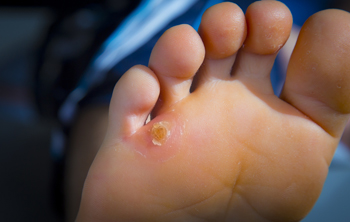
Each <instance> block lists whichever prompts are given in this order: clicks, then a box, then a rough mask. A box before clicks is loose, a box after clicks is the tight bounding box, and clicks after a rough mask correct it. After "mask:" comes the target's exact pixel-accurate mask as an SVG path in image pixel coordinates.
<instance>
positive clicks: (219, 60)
mask: <svg viewBox="0 0 350 222" xmlns="http://www.w3.org/2000/svg"><path fill="white" fill-rule="evenodd" d="M199 34H200V36H201V38H202V40H203V43H204V45H205V53H206V54H205V60H204V63H203V65H202V67H201V70H200V72H199V73H198V74H197V75H196V84H201V83H203V82H205V81H206V80H208V79H211V78H218V79H227V78H229V77H230V73H231V68H232V65H233V62H234V60H235V57H236V53H237V51H238V50H239V48H241V46H242V44H243V41H244V39H245V37H246V21H245V17H244V14H243V12H242V10H241V9H240V8H239V7H238V6H237V5H236V4H234V3H231V2H225V3H221V4H217V5H214V6H212V7H211V8H209V9H208V10H207V11H206V12H205V13H204V14H203V17H202V21H201V25H200V28H199Z"/></svg>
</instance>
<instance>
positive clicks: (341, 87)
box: [281, 10, 350, 138]
mask: <svg viewBox="0 0 350 222" xmlns="http://www.w3.org/2000/svg"><path fill="white" fill-rule="evenodd" d="M349 22H350V14H349V13H347V12H345V11H341V10H326V11H322V12H319V13H317V14H315V15H313V16H311V17H310V18H309V19H308V20H307V21H306V22H305V24H304V26H303V27H302V29H301V32H300V35H299V38H298V41H297V44H296V46H295V49H294V51H293V54H292V57H291V59H290V62H289V66H288V70H287V77H286V82H285V86H284V89H283V91H282V94H281V98H282V99H284V100H285V101H287V102H288V103H290V104H292V105H293V106H295V107H296V108H297V109H299V110H300V111H301V112H303V113H304V114H306V115H307V116H308V117H310V118H311V119H312V120H313V121H314V122H316V123H317V124H318V125H320V126H321V127H322V128H323V129H324V130H325V131H326V132H328V133H329V134H330V135H332V136H334V137H337V138H339V137H340V136H341V134H342V131H343V129H344V127H345V124H346V120H347V118H348V116H349V113H350V63H349V61H350V44H349V39H350V25H349Z"/></svg>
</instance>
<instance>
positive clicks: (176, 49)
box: [149, 25, 205, 113]
mask: <svg viewBox="0 0 350 222" xmlns="http://www.w3.org/2000/svg"><path fill="white" fill-rule="evenodd" d="M204 54H205V51H204V45H203V42H202V40H201V38H200V37H199V35H198V33H197V32H196V31H195V30H194V29H193V28H192V27H191V26H189V25H179V26H175V27H172V28H170V29H168V30H167V31H166V32H165V33H164V34H163V35H162V36H161V37H160V39H159V40H158V42H157V43H156V45H155V46H154V48H153V51H152V53H151V57H150V60H149V67H150V69H152V70H153V71H154V73H155V74H156V75H157V77H158V79H159V83H160V87H161V89H160V96H159V101H158V103H157V105H156V107H155V109H154V113H158V112H160V111H161V110H162V111H163V110H167V109H168V108H169V107H171V106H172V105H173V104H175V103H176V102H178V101H180V100H182V99H183V98H184V97H186V96H187V95H189V92H190V87H191V84H192V79H193V76H194V75H195V73H196V72H197V71H198V69H199V67H200V66H201V64H202V62H203V59H204Z"/></svg>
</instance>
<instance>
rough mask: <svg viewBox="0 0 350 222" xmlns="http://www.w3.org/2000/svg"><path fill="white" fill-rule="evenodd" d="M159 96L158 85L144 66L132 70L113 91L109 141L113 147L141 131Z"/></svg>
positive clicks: (152, 74) (151, 73)
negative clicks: (119, 139)
mask: <svg viewBox="0 0 350 222" xmlns="http://www.w3.org/2000/svg"><path fill="white" fill-rule="evenodd" d="M158 96H159V83H158V80H157V77H156V75H155V74H154V73H153V72H152V70H150V69H149V68H148V67H145V66H142V65H137V66H134V67H132V68H130V69H129V70H128V71H127V72H126V73H125V74H124V75H123V76H122V78H121V79H120V80H119V81H118V83H117V85H116V86H115V88H114V91H113V95H112V99H111V103H110V107H109V125H108V130H107V136H106V137H108V139H106V141H109V142H112V143H113V141H114V139H115V138H116V139H118V138H120V137H122V136H130V135H132V134H133V133H135V132H136V131H137V130H138V129H139V128H141V127H142V126H143V125H144V124H145V121H146V119H147V117H148V115H149V114H150V112H151V110H152V109H153V107H154V106H155V104H156V102H157V99H158ZM114 142H115V141H114Z"/></svg>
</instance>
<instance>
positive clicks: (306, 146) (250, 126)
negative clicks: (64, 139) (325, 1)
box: [77, 1, 350, 221]
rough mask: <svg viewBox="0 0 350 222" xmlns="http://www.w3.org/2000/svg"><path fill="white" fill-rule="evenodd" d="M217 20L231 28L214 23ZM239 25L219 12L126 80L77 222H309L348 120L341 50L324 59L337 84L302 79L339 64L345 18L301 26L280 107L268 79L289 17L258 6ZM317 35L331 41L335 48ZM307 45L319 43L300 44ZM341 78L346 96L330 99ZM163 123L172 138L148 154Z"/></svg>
mask: <svg viewBox="0 0 350 222" xmlns="http://www.w3.org/2000/svg"><path fill="white" fill-rule="evenodd" d="M262 12H265V13H262ZM218 15H220V16H219V17H220V18H232V19H221V20H220V19H219V20H218V21H215V22H213V23H212V21H214V20H215V19H214V18H213V17H214V16H215V18H216V17H217V16H218ZM221 16H222V17H221ZM245 16H246V18H244V15H243V13H242V12H241V11H240V9H239V8H238V6H237V5H235V4H232V3H223V4H219V5H216V6H214V7H212V8H210V9H209V10H208V11H207V12H206V13H205V14H204V19H203V23H202V24H201V28H200V31H199V33H200V34H201V37H200V36H198V34H197V33H196V31H195V30H193V29H192V28H191V27H189V26H187V25H180V26H176V27H173V28H171V29H170V30H168V31H167V32H165V34H164V35H163V36H162V37H161V39H160V40H159V41H158V42H157V44H156V46H155V48H154V50H153V52H152V55H151V58H150V63H149V68H147V67H144V66H136V67H133V68H131V69H130V70H129V71H128V72H127V73H125V74H124V76H123V77H122V78H121V80H120V81H119V83H118V84H117V86H116V88H115V91H114V93H113V98H112V100H111V105H110V113H109V127H108V132H107V134H106V137H105V140H104V142H103V144H102V146H101V149H100V150H99V152H98V154H97V156H96V158H95V160H94V163H93V165H92V166H91V168H90V171H89V174H88V177H87V179H86V182H85V186H84V191H83V198H82V203H81V206H80V210H79V214H78V218H77V221H300V220H301V219H302V218H303V217H305V216H306V215H307V213H308V212H309V211H310V210H311V208H312V206H313V204H314V203H315V201H316V200H317V198H318V196H319V194H320V192H321V190H322V186H323V183H324V181H325V178H326V176H327V173H328V166H329V164H330V161H331V159H332V156H333V153H334V150H335V148H336V146H337V143H338V142H339V139H340V137H341V132H342V130H343V129H344V126H345V123H346V121H347V119H348V117H349V114H348V113H349V111H350V110H349V109H348V104H349V101H350V98H348V95H350V88H348V87H345V86H346V85H350V82H349V81H350V79H349V75H346V74H348V70H349V69H348V68H347V66H346V67H344V66H345V65H346V64H347V61H348V60H349V59H348V58H350V56H349V53H348V52H349V50H347V52H344V54H343V56H342V58H338V60H335V59H334V60H332V62H333V63H332V69H334V68H335V70H336V71H335V73H334V75H328V73H329V69H328V67H327V66H326V67H320V68H319V72H318V73H319V74H318V75H317V76H316V73H314V72H311V73H310V72H308V70H310V69H311V70H312V67H313V66H314V64H315V63H317V64H322V63H323V61H324V59H325V57H324V56H327V55H329V53H331V54H337V53H338V51H339V50H340V47H339V45H344V44H345V43H344V44H343V42H342V41H341V40H342V39H346V37H348V36H349V33H348V32H346V31H342V30H344V29H346V28H347V27H348V25H347V22H345V21H349V20H350V16H349V15H348V14H347V13H345V12H340V11H334V10H329V11H325V12H321V13H318V14H316V15H315V16H313V17H311V19H309V20H308V22H306V25H305V26H304V27H303V29H302V31H301V33H302V34H301V39H300V40H299V42H298V43H297V46H296V49H295V52H294V54H293V55H292V59H291V63H290V65H289V68H288V74H287V75H288V76H287V80H286V84H285V88H284V89H283V91H282V96H281V98H282V99H280V98H278V97H276V96H275V95H274V94H273V90H272V87H271V83H270V82H269V72H270V69H271V67H272V65H273V62H274V58H275V57H276V54H277V51H278V49H280V47H281V46H282V45H283V44H284V43H285V41H286V40H287V38H288V36H289V32H290V27H291V24H292V20H291V19H292V17H291V15H290V12H289V10H288V9H287V7H286V6H284V5H283V4H282V3H280V2H276V1H263V2H256V3H253V4H252V5H251V6H250V7H249V8H248V10H247V13H246V15H245ZM328 18H331V19H330V21H329V20H328ZM245 19H246V21H247V26H245V25H244V24H245V23H242V21H244V20H245ZM325 21H328V22H325ZM216 22H217V23H216ZM213 24H215V26H214V27H215V28H213V29H211V28H210V26H213ZM334 24H338V25H339V26H341V27H338V28H335V25H334ZM227 27H233V29H234V30H227ZM288 27H289V28H288ZM320 27H323V28H321V29H320ZM333 29H335V30H333ZM218 30H219V32H218ZM220 30H221V31H220ZM324 30H333V31H334V32H338V33H340V34H339V35H337V36H338V37H339V36H340V37H339V39H338V37H337V41H335V43H334V42H333V40H331V39H332V38H331V36H333V35H332V34H328V33H332V32H326V34H325V35H324ZM346 30H349V29H346ZM334 32H333V33H334ZM215 33H217V35H216V34H215ZM321 33H322V35H324V37H322V35H321ZM232 35H234V37H233V36H232ZM315 35H319V36H321V37H319V38H318V39H317V41H312V42H308V41H309V40H310V39H312V38H313V37H314V36H315ZM329 35H331V36H329ZM237 36H238V37H237ZM232 38H235V39H236V40H237V41H235V43H234V44H232V42H231V41H229V40H230V39H232ZM244 39H245V41H244ZM338 40H339V41H338ZM329 41H330V42H332V43H333V44H332V45H331V47H328V48H326V49H325V50H326V51H325V52H326V54H323V53H324V52H322V51H320V52H318V51H316V52H315V54H312V55H314V56H309V55H308V56H305V54H306V52H307V51H308V50H309V49H308V48H306V47H304V45H303V43H305V42H308V44H309V47H311V48H312V51H313V50H314V49H315V50H316V49H318V47H319V46H322V45H329ZM174 42H176V44H174ZM243 42H244V43H243ZM221 43H222V44H221ZM242 43H243V44H244V47H242V48H241V49H240V50H239V52H238V54H237V53H236V51H237V49H239V48H240V47H241V45H242ZM235 44H237V45H235ZM337 44H338V45H337ZM345 46H347V45H346V44H345ZM346 49H347V48H346ZM311 53H313V52H311ZM203 60H204V61H203ZM186 61H187V62H186ZM300 61H301V64H302V65H301V66H298V64H300ZM233 63H235V64H234V65H233V67H232V64H233ZM252 64H254V65H252ZM198 69H199V70H198ZM197 70H198V72H197ZM195 73H197V74H196V76H195V77H194V84H193V85H192V86H191V80H192V78H193V75H194V74H195ZM345 75H346V76H345ZM340 78H342V79H343V81H345V82H344V83H343V84H344V86H343V85H342V88H341V89H339V88H337V87H335V88H334V87H333V86H336V83H338V82H339V79H340ZM315 81H316V82H317V84H315V86H314V84H313V82H315ZM131 85H133V87H130V86H131ZM310 86H314V87H316V89H317V91H316V89H315V88H313V87H310ZM190 87H192V88H191V93H190ZM317 87H320V88H322V90H320V89H319V88H317ZM323 91H325V92H327V93H317V92H323ZM333 98H338V99H336V100H334V99H333ZM155 104H156V105H155ZM309 104H311V105H309ZM313 105H314V106H313ZM151 112H152V116H153V118H152V120H151V121H150V122H149V123H147V124H146V125H145V124H144V123H145V120H146V118H147V116H148V115H149V113H151ZM161 121H166V122H168V123H169V124H170V127H169V130H170V134H169V137H168V139H167V140H166V142H165V143H164V144H162V145H161V146H157V145H154V144H153V143H152V135H151V128H152V126H153V124H154V123H157V122H161Z"/></svg>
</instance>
